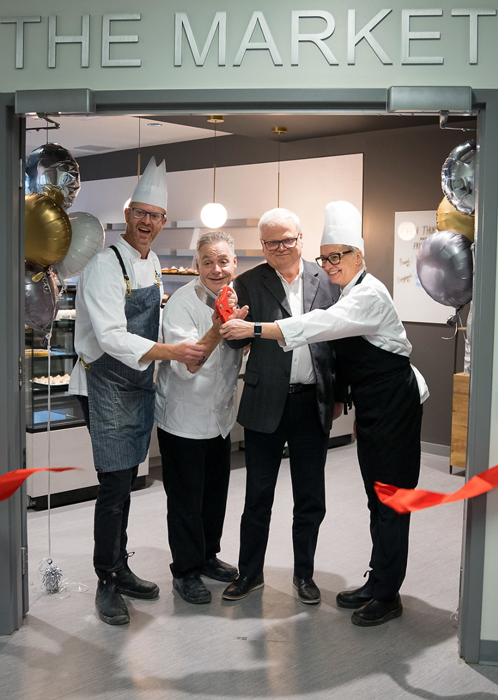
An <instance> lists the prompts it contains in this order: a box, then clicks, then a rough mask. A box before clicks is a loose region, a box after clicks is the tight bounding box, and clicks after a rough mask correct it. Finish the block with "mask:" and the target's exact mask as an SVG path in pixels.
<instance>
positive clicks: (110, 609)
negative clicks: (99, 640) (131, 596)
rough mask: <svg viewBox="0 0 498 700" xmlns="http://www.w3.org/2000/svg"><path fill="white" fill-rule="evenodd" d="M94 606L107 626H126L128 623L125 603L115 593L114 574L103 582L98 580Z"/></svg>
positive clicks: (128, 615) (128, 618)
mask: <svg viewBox="0 0 498 700" xmlns="http://www.w3.org/2000/svg"><path fill="white" fill-rule="evenodd" d="M95 606H96V608H97V612H98V614H99V617H100V619H101V620H102V621H103V622H107V624H108V625H126V623H127V622H129V621H130V614H129V612H128V608H127V607H126V603H125V602H124V600H123V599H122V598H121V596H120V594H119V593H118V592H117V584H116V575H115V574H109V577H108V578H106V579H105V580H101V579H99V582H98V584H97V593H96V594H95Z"/></svg>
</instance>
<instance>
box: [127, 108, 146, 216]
mask: <svg viewBox="0 0 498 700" xmlns="http://www.w3.org/2000/svg"><path fill="white" fill-rule="evenodd" d="M140 125H141V122H140V117H138V153H137V181H138V180H140V153H141V148H142V144H141V138H140ZM130 203H131V197H128V199H127V200H126V202H125V203H124V207H123V211H125V209H128V207H129V206H130Z"/></svg>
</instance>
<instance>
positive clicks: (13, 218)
mask: <svg viewBox="0 0 498 700" xmlns="http://www.w3.org/2000/svg"><path fill="white" fill-rule="evenodd" d="M12 97H13V96H10V95H2V94H0V153H2V154H3V158H2V159H1V160H0V328H1V329H2V332H1V333H0V357H1V358H2V361H1V362H0V396H1V397H2V401H1V402H0V445H2V449H1V450H0V475H1V474H5V473H6V472H8V471H12V470H14V469H21V468H23V466H24V454H25V453H24V447H25V421H24V391H23V387H22V385H21V382H20V371H21V372H22V371H23V368H24V323H23V322H22V321H23V319H24V234H23V231H24V226H23V213H24V183H23V182H21V180H20V173H21V165H20V160H19V158H20V153H21V148H22V139H23V129H22V128H21V127H22V120H21V119H20V118H19V117H16V116H15V115H14V108H13V104H14V103H13V99H12ZM21 195H22V197H21ZM21 204H22V210H21ZM21 232H22V233H21ZM26 560H27V527H26V495H25V489H24V488H21V489H19V491H17V492H16V493H15V494H14V495H13V496H11V498H9V499H7V500H6V501H1V502H0V591H1V595H0V634H10V633H11V632H13V631H14V630H15V629H19V627H20V626H21V625H22V620H23V616H24V615H25V614H26V612H27V610H28V593H27V585H28V582H27V575H25V574H26V565H27V564H26Z"/></svg>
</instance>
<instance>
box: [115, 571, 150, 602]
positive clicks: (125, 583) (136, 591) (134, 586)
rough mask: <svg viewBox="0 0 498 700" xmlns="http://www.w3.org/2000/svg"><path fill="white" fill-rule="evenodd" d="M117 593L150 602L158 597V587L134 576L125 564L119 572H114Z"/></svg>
mask: <svg viewBox="0 0 498 700" xmlns="http://www.w3.org/2000/svg"><path fill="white" fill-rule="evenodd" d="M116 580H117V592H118V593H121V594H122V595H127V596H129V597H130V598H142V599H144V600H152V599H153V598H157V596H158V595H159V586H158V585H157V584H155V583H152V581H144V580H143V579H142V578H139V577H138V576H136V575H135V574H134V573H133V571H132V570H131V569H130V567H129V566H128V565H127V564H125V566H124V568H123V569H121V571H116Z"/></svg>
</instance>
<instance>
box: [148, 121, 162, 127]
mask: <svg viewBox="0 0 498 700" xmlns="http://www.w3.org/2000/svg"><path fill="white" fill-rule="evenodd" d="M147 126H162V124H161V122H149V123H148V124H147Z"/></svg>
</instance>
